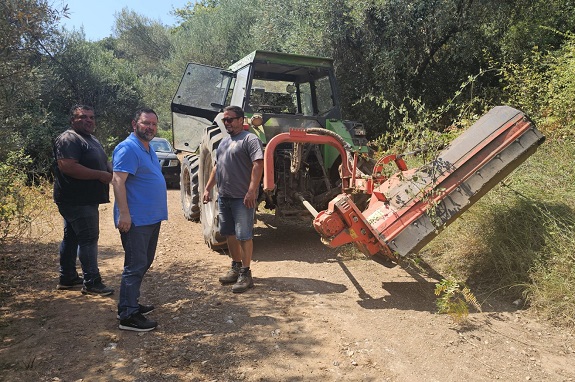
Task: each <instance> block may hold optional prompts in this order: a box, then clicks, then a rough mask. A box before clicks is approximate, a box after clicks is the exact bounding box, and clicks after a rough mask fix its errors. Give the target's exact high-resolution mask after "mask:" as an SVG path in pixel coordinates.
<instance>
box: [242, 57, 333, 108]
mask: <svg viewBox="0 0 575 382" xmlns="http://www.w3.org/2000/svg"><path fill="white" fill-rule="evenodd" d="M259 65H260V64H256V66H255V72H254V78H253V81H252V84H251V91H250V94H249V97H248V105H249V108H250V109H251V111H253V112H259V113H273V114H300V115H304V116H318V115H319V116H323V115H327V114H328V113H329V112H330V111H331V110H332V109H333V108H334V107H335V103H334V94H333V89H332V87H331V83H330V72H329V70H327V69H325V68H301V67H298V68H294V67H290V66H280V65H278V66H275V67H273V70H274V72H272V73H270V69H269V68H268V67H260V66H259Z"/></svg>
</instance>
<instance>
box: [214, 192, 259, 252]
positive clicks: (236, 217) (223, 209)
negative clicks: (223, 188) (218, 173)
mask: <svg viewBox="0 0 575 382" xmlns="http://www.w3.org/2000/svg"><path fill="white" fill-rule="evenodd" d="M254 212H255V208H247V207H246V205H245V204H244V199H240V198H222V197H218V213H219V215H218V217H219V219H220V235H223V236H234V235H235V236H236V238H237V239H238V240H240V241H246V240H251V239H252V238H253V236H254V235H253V233H254Z"/></svg>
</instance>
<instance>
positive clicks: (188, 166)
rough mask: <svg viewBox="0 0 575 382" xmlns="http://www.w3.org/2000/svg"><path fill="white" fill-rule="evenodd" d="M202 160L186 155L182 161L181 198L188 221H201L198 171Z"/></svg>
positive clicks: (192, 155)
mask: <svg viewBox="0 0 575 382" xmlns="http://www.w3.org/2000/svg"><path fill="white" fill-rule="evenodd" d="M199 167H200V158H199V157H198V156H197V155H195V154H191V155H186V156H185V157H184V160H183V161H182V172H181V174H180V184H181V188H180V198H181V201H182V209H183V210H184V216H185V218H186V219H188V220H191V221H194V222H197V221H200V192H199V189H198V170H199Z"/></svg>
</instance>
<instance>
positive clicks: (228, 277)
mask: <svg viewBox="0 0 575 382" xmlns="http://www.w3.org/2000/svg"><path fill="white" fill-rule="evenodd" d="M240 268H241V267H240V265H238V264H236V263H235V262H232V267H231V268H230V270H229V271H228V272H227V273H226V274H225V275H223V276H220V282H221V283H222V284H233V283H235V282H236V281H238V277H239V276H240Z"/></svg>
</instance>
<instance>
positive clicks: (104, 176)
mask: <svg viewBox="0 0 575 382" xmlns="http://www.w3.org/2000/svg"><path fill="white" fill-rule="evenodd" d="M98 180H99V181H100V182H101V183H104V184H109V183H110V182H111V181H112V173H109V172H108V171H100V176H99V177H98Z"/></svg>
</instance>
